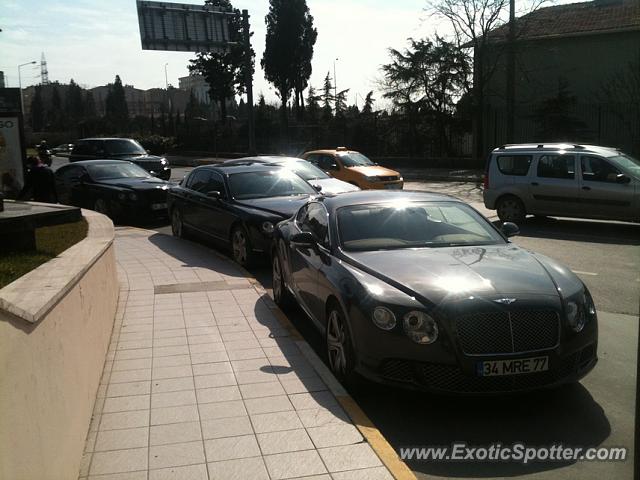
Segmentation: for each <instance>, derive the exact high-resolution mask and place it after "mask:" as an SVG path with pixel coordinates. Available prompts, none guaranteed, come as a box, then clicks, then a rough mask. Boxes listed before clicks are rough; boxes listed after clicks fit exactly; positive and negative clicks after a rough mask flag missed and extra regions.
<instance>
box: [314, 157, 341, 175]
mask: <svg viewBox="0 0 640 480" xmlns="http://www.w3.org/2000/svg"><path fill="white" fill-rule="evenodd" d="M318 166H319V167H320V168H321V169H322V170H325V171H329V170H338V165H337V164H336V159H335V157H334V156H333V155H322V156H321V157H320V159H319V161H318Z"/></svg>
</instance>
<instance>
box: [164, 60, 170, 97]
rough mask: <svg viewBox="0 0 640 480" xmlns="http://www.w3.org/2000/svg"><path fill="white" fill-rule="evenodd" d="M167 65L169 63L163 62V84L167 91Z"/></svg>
mask: <svg viewBox="0 0 640 480" xmlns="http://www.w3.org/2000/svg"><path fill="white" fill-rule="evenodd" d="M167 65H169V64H168V63H165V64H164V84H165V87H166V88H167V91H169V80H168V78H169V77H167Z"/></svg>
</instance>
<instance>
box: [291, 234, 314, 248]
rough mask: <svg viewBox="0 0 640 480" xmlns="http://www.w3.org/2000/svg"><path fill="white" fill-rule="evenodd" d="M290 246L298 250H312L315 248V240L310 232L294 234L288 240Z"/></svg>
mask: <svg viewBox="0 0 640 480" xmlns="http://www.w3.org/2000/svg"><path fill="white" fill-rule="evenodd" d="M289 241H290V242H291V245H292V246H294V247H298V248H313V247H315V246H316V243H317V242H316V239H315V237H314V236H313V233H311V232H300V233H294V234H293V235H291V238H290V239H289Z"/></svg>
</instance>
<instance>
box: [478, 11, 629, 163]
mask: <svg viewBox="0 0 640 480" xmlns="http://www.w3.org/2000/svg"><path fill="white" fill-rule="evenodd" d="M515 31H516V40H515V44H514V50H515V97H514V99H515V102H514V105H515V112H516V119H515V123H514V136H515V138H513V139H512V141H516V142H521V141H522V142H526V141H550V140H572V141H589V142H594V143H601V144H611V145H615V146H620V147H623V148H626V149H628V150H637V149H638V148H640V138H639V136H640V75H638V73H637V72H639V71H640V2H638V0H595V1H590V2H582V3H573V4H566V5H557V6H550V7H546V8H540V9H539V10H536V11H534V12H532V13H530V14H528V15H525V16H522V17H520V18H518V19H517V20H516V29H515ZM507 35H508V26H507V25H503V26H501V27H499V28H497V29H495V30H494V31H493V32H491V34H490V40H489V45H490V50H489V52H487V54H486V55H483V58H484V67H485V72H493V73H492V74H491V75H490V77H489V78H488V79H487V81H486V82H485V88H484V99H485V107H486V110H485V121H484V124H485V144H486V145H487V146H491V145H492V144H497V143H502V142H503V141H504V140H505V138H504V133H505V130H506V128H505V127H506V124H505V122H506V117H505V116H504V113H505V109H506V79H507V69H506V65H507V62H506V46H507ZM622 85H624V86H622ZM554 116H555V117H557V118H556V122H555V123H554V122H553V121H552V120H553V118H552V117H554ZM545 125H546V126H545ZM558 125H559V126H560V128H558ZM565 127H566V128H565ZM553 136H556V138H549V137H553ZM560 137H566V138H560ZM568 137H571V138H568Z"/></svg>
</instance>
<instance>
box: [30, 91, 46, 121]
mask: <svg viewBox="0 0 640 480" xmlns="http://www.w3.org/2000/svg"><path fill="white" fill-rule="evenodd" d="M43 127H44V103H43V102H42V86H40V85H36V86H35V93H34V95H33V101H32V102H31V128H32V129H33V131H34V132H41V131H42V128H43Z"/></svg>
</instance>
